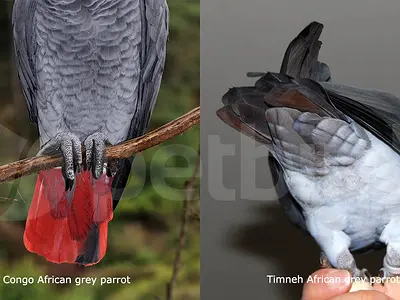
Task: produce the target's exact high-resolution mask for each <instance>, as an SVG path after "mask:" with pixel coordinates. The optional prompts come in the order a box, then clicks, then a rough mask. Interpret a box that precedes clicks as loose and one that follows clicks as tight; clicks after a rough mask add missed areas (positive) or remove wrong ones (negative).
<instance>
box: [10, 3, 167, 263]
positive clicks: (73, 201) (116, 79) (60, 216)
mask: <svg viewBox="0 0 400 300" xmlns="http://www.w3.org/2000/svg"><path fill="white" fill-rule="evenodd" d="M168 20H169V11H168V6H167V3H166V1H165V0H62V1H60V0H16V1H15V4H14V10H13V33H14V42H15V51H16V58H17V66H18V74H19V78H20V81H21V84H22V89H23V92H24V95H25V98H26V102H27V106H28V111H29V117H30V120H31V121H32V122H34V123H35V124H36V125H37V128H38V132H39V136H40V147H41V149H40V151H39V153H38V155H43V154H53V153H60V152H61V153H62V155H63V157H64V166H63V168H62V170H61V169H59V168H57V169H53V170H49V171H42V172H40V173H39V175H38V179H37V183H36V188H35V192H34V196H33V200H32V204H31V207H30V210H29V213H28V218H27V222H26V228H25V233H24V243H25V246H26V248H27V249H28V250H29V251H31V252H34V253H37V254H39V255H42V256H44V257H45V258H46V259H47V260H48V261H51V262H54V263H77V264H81V265H92V264H96V263H98V262H99V261H100V260H101V259H102V258H103V256H104V255H105V252H106V246H107V230H108V222H109V221H110V220H111V219H112V217H113V210H114V209H115V207H116V205H117V203H118V201H119V200H120V198H121V194H122V192H123V189H124V187H125V185H126V183H127V180H128V176H129V173H130V169H131V164H132V160H133V159H132V158H131V159H121V160H120V161H118V162H116V163H113V164H111V163H110V162H108V165H107V168H106V169H107V172H106V174H104V169H105V166H106V160H105V157H104V150H105V147H106V145H107V144H118V143H120V142H122V141H125V140H127V139H132V138H135V137H138V136H140V135H142V134H144V133H145V131H146V129H147V127H148V123H149V119H150V116H151V113H152V110H153V108H154V105H155V102H156V98H157V95H158V91H159V88H160V83H161V78H162V74H163V70H164V63H165V57H166V43H167V38H168V26H169V24H168V23H169V22H168ZM82 144H84V146H85V148H86V164H85V165H84V166H83V168H81V164H82V161H83V160H82V152H81V145H82ZM111 165H112V166H111Z"/></svg>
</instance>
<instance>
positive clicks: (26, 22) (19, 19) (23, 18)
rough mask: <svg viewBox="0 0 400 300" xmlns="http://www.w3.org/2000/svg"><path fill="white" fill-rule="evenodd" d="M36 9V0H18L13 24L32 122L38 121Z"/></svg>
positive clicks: (24, 89)
mask: <svg viewBox="0 0 400 300" xmlns="http://www.w3.org/2000/svg"><path fill="white" fill-rule="evenodd" d="M35 10H36V0H16V1H15V3H14V9H13V16H12V24H13V34H14V48H15V55H16V63H17V68H18V76H19V78H20V82H21V86H22V91H23V93H24V96H25V99H26V103H27V107H28V113H29V119H30V120H31V122H34V123H37V107H36V90H37V83H36V75H35V51H36V43H35V32H34V28H35V26H34V15H35Z"/></svg>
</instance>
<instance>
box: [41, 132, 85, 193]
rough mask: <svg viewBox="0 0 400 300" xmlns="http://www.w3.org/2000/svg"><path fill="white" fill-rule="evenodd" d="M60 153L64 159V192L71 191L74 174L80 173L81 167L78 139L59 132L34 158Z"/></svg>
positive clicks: (69, 134)
mask: <svg viewBox="0 0 400 300" xmlns="http://www.w3.org/2000/svg"><path fill="white" fill-rule="evenodd" d="M60 152H61V154H62V156H63V157H64V165H63V167H62V174H63V177H64V180H65V190H66V191H68V190H72V187H73V185H74V180H75V173H76V172H80V170H81V165H82V148H81V142H80V140H79V138H78V137H77V136H76V135H74V134H72V133H68V132H60V133H58V134H57V135H56V136H55V137H54V138H52V139H50V140H49V141H48V142H47V143H46V144H44V145H43V146H42V148H41V149H40V151H39V152H38V154H37V155H36V156H41V155H54V154H59V153H60Z"/></svg>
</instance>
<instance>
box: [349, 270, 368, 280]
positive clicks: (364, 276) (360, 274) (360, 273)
mask: <svg viewBox="0 0 400 300" xmlns="http://www.w3.org/2000/svg"><path fill="white" fill-rule="evenodd" d="M350 274H351V275H352V276H353V277H354V278H357V279H360V280H362V281H366V282H369V281H370V280H371V277H372V275H371V273H370V272H368V270H367V269H361V270H360V269H354V270H351V271H350Z"/></svg>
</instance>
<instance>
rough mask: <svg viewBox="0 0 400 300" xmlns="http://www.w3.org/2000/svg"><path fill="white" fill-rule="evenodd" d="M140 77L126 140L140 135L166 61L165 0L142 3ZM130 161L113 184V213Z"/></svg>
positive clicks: (146, 120) (120, 194)
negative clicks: (136, 100)
mask: <svg viewBox="0 0 400 300" xmlns="http://www.w3.org/2000/svg"><path fill="white" fill-rule="evenodd" d="M141 5H142V7H141V13H142V44H141V45H142V49H141V53H140V56H141V64H142V65H141V70H142V71H141V76H140V81H139V95H138V105H137V107H136V111H135V113H134V117H133V119H132V122H131V126H130V129H129V132H128V136H127V139H132V138H135V137H138V136H140V135H143V134H144V133H145V132H146V130H147V127H148V124H149V121H150V117H151V113H152V111H153V109H154V106H155V103H156V99H157V96H158V92H159V89H160V85H161V78H162V75H163V72H164V64H165V59H166V44H167V40H168V33H169V10H168V5H167V3H166V2H165V0H142V2H141ZM132 161H133V158H129V159H124V160H122V162H121V167H120V169H119V171H118V172H117V174H116V175H115V178H114V181H113V186H112V187H113V202H114V205H113V206H114V209H115V208H116V207H117V205H118V202H119V200H120V199H121V196H122V192H123V189H124V188H125V186H126V183H127V181H128V178H129V174H130V170H131V166H132Z"/></svg>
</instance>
